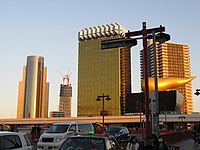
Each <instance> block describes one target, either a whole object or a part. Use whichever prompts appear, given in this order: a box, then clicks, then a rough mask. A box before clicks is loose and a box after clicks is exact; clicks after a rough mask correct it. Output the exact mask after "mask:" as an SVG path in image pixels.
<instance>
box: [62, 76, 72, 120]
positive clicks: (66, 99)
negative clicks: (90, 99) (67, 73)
mask: <svg viewBox="0 0 200 150" xmlns="http://www.w3.org/2000/svg"><path fill="white" fill-rule="evenodd" d="M67 80H68V81H67V84H65V83H64V82H63V84H61V85H60V103H59V111H60V112H64V113H65V116H66V117H71V111H72V86H71V84H69V77H67Z"/></svg>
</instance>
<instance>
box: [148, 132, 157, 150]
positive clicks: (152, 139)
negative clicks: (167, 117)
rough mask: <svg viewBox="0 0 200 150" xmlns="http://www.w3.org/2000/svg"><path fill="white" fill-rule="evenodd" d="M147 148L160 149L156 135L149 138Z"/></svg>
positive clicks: (150, 149)
mask: <svg viewBox="0 0 200 150" xmlns="http://www.w3.org/2000/svg"><path fill="white" fill-rule="evenodd" d="M145 148H146V149H147V150H158V142H157V138H156V136H155V135H151V136H149V137H148V138H147V143H146V146H145Z"/></svg>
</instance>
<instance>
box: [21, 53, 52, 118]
mask: <svg viewBox="0 0 200 150" xmlns="http://www.w3.org/2000/svg"><path fill="white" fill-rule="evenodd" d="M46 74H47V68H46V67H44V58H43V57H41V56H28V57H27V65H26V66H24V68H23V77H22V81H20V82H19V90H18V107H17V118H44V117H48V105H49V83H48V82H46Z"/></svg>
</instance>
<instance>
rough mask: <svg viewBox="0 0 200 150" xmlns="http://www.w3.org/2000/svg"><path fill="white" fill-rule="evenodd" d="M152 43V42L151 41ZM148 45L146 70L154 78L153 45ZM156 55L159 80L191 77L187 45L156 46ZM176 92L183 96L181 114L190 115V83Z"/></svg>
mask: <svg viewBox="0 0 200 150" xmlns="http://www.w3.org/2000/svg"><path fill="white" fill-rule="evenodd" d="M151 42H152V41H151ZM151 42H150V43H149V45H150V46H149V49H148V57H149V58H148V59H149V60H148V68H149V77H154V61H153V45H152V43H151ZM156 55H157V75H158V77H159V78H167V77H176V78H189V77H191V68H190V52H189V47H188V45H185V44H175V43H168V42H166V43H163V44H158V43H157V44H156ZM140 56H141V79H143V78H144V72H143V57H142V51H141V55H140ZM171 90H177V91H179V92H180V93H181V94H182V95H183V104H182V109H181V111H182V112H187V113H189V114H190V113H191V112H192V110H193V105H192V85H191V82H189V83H187V84H185V85H183V86H180V87H178V88H177V89H171Z"/></svg>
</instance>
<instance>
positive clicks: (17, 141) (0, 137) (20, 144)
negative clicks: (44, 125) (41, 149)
mask: <svg viewBox="0 0 200 150" xmlns="http://www.w3.org/2000/svg"><path fill="white" fill-rule="evenodd" d="M3 149H14V150H33V146H32V145H31V143H30V141H29V139H28V137H27V135H26V133H21V132H8V131H0V150H3Z"/></svg>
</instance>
